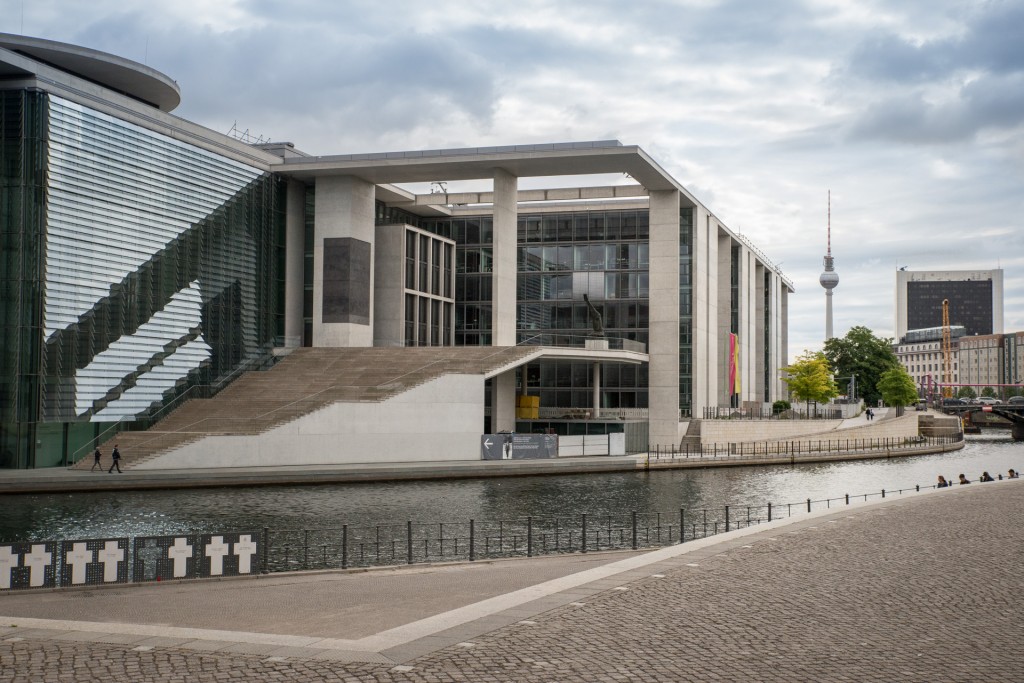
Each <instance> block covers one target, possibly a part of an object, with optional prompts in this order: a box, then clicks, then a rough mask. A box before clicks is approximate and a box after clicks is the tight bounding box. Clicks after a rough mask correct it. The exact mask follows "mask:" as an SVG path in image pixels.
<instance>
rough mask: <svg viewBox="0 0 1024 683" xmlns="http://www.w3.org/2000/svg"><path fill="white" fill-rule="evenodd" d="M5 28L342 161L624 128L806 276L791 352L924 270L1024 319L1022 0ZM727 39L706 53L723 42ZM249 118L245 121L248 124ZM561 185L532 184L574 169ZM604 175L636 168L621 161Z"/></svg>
mask: <svg viewBox="0 0 1024 683" xmlns="http://www.w3.org/2000/svg"><path fill="white" fill-rule="evenodd" d="M0 10H3V11H0V31H5V32H11V33H23V34H25V35H30V36H36V37H40V38H47V39H51V40H59V41H65V42H70V43H74V44H78V45H84V46H87V47H92V48H95V49H99V50H103V51H106V52H110V53H113V54H117V55H120V56H123V57H125V58H128V59H133V60H135V61H138V62H141V63H144V64H146V65H148V66H150V67H152V68H155V69H158V70H159V71H162V72H164V73H166V74H168V75H169V76H171V77H172V78H174V79H175V80H176V81H177V83H178V84H179V86H180V87H181V91H182V106H181V107H180V108H179V109H178V110H177V111H176V112H175V113H176V114H178V115H180V116H182V117H184V118H186V119H189V120H193V121H196V122H198V123H201V124H203V125H205V126H208V127H210V128H212V129H214V130H217V131H220V132H224V133H226V132H228V131H229V130H231V129H232V128H233V127H234V128H236V129H239V130H248V131H250V133H251V134H252V135H253V136H254V137H257V136H263V137H265V138H270V139H275V140H289V141H291V142H294V143H295V145H296V147H298V148H299V149H310V150H316V151H321V150H322V151H324V152H327V153H338V154H343V153H358V152H366V151H377V150H379V151H386V150H415V149H437V148H451V147H471V146H486V145H507V144H528V143H533V142H550V141H552V140H559V141H574V140H596V139H613V138H614V139H620V140H628V141H630V142H631V143H635V144H638V145H640V146H642V147H643V148H644V149H646V150H648V151H649V152H650V153H651V155H652V156H653V157H654V158H656V159H657V160H658V162H659V163H660V164H661V165H662V166H663V167H665V169H666V170H667V171H668V172H669V173H671V174H672V175H673V176H674V177H676V178H679V179H680V180H681V182H682V183H683V184H684V185H685V186H686V187H687V188H688V189H689V190H690V191H691V192H692V193H693V194H694V195H695V196H696V197H697V198H698V199H700V200H701V201H702V202H704V203H705V204H707V205H708V206H709V207H710V208H711V209H712V210H713V211H714V212H715V213H716V215H718V216H719V217H720V218H721V219H722V220H723V221H724V222H725V223H726V224H727V225H729V226H730V227H731V228H732V229H733V230H736V231H737V232H739V233H742V234H744V235H746V236H747V237H749V238H750V239H751V240H752V241H753V242H754V243H755V244H756V245H757V246H758V247H759V248H760V249H761V250H763V252H764V253H765V254H766V255H767V257H768V258H770V259H771V260H772V261H773V262H774V263H776V264H779V265H780V266H781V268H782V270H783V271H784V272H785V274H786V275H787V276H788V277H789V278H790V279H791V280H792V281H793V283H794V285H795V287H796V294H794V295H793V296H792V297H791V298H790V302H789V316H790V334H789V341H790V343H789V358H790V360H792V359H794V358H795V357H796V356H797V355H798V354H799V353H801V352H802V351H803V350H805V349H810V350H817V349H820V348H821V346H822V343H823V341H824V310H823V306H822V300H821V294H822V291H821V289H820V285H819V284H818V278H819V275H820V273H821V253H822V252H821V243H822V238H823V237H824V236H825V233H826V224H825V222H826V221H825V220H823V218H824V217H823V212H822V210H821V209H822V205H823V203H824V201H825V198H826V194H827V192H828V190H829V189H831V194H832V195H833V196H832V197H831V203H832V210H833V211H834V212H835V214H836V219H835V221H834V223H835V225H833V226H832V227H834V228H835V230H834V231H832V232H833V234H832V242H833V244H832V247H833V249H834V253H835V254H839V255H841V257H840V265H841V269H842V271H843V283H842V287H838V288H837V289H836V292H835V296H834V297H833V309H834V334H835V336H837V337H841V336H843V335H845V333H846V332H847V331H848V330H849V329H850V328H851V327H853V326H854V325H864V326H867V327H870V328H871V329H872V330H873V331H874V332H875V333H876V334H877V335H879V336H894V335H895V321H894V319H893V294H892V292H893V283H894V280H895V273H896V272H897V270H898V269H899V268H900V267H902V266H907V267H909V268H910V269H913V270H927V269H934V270H952V269H994V268H999V267H1002V268H1003V270H1004V272H1005V282H1004V286H1005V291H1004V303H1005V322H1004V327H1005V329H1007V330H1015V329H1024V230H1021V227H1022V226H1021V216H1024V193H1021V192H1020V187H1021V184H1022V181H1024V164H1021V160H1022V159H1024V135H1022V132H1024V50H1021V49H1020V37H1019V27H1020V26H1021V25H1024V3H1020V2H1010V1H995V2H986V3H976V2H970V1H968V0H936V1H935V2H929V3H892V2H884V1H882V0H874V1H872V0H865V1H859V2H853V1H852V0H851V1H848V2H843V1H839V2H824V1H823V0H812V1H811V2H805V3H749V4H743V5H739V4H729V3H707V2H704V1H703V0H681V1H680V2H678V3H674V4H671V5H669V4H665V3H653V2H638V3H635V4H634V5H631V6H629V7H628V8H626V7H623V6H622V5H621V4H620V3H611V2H608V1H602V0H595V2H593V3H588V4H587V5H586V6H581V5H578V4H577V3H571V2H559V1H556V0H552V1H545V2H540V1H539V0H525V1H524V2H523V3H519V4H517V5H515V6H508V7H500V6H487V7H482V6H481V7H475V6H466V5H464V4H463V3H454V2H449V1H445V0H442V1H440V2H435V3H430V4H428V5H424V4H421V3H411V2H404V1H401V0H396V1H395V2H392V3H386V4H381V5H372V4H363V3H356V2H354V1H343V2H326V1H319V2H318V1H316V0H311V1H310V2H306V3H304V4H303V5H302V9H301V11H296V10H295V9H294V8H293V7H290V6H287V5H283V4H273V3H258V2H251V1H245V0H225V2H221V3H216V4H209V3H205V2H196V1H195V0H180V1H175V2H170V1H169V0H154V1H153V2H147V3H145V4H144V5H143V4H140V3H132V2H128V3H124V2H120V1H118V2H115V1H114V0H96V2H92V3H87V4H83V3H78V2H71V1H70V0H37V1H35V2H32V3H17V2H14V0H0ZM709 35H711V36H715V37H716V45H717V47H718V48H719V49H715V50H708V49H707V36H709ZM239 117H245V119H244V120H240V118H239ZM574 182H575V179H573V178H546V179H540V180H538V181H537V185H545V186H548V187H552V186H559V185H571V184H573V183H574ZM608 182H609V184H611V183H618V182H628V179H626V178H621V177H617V178H616V177H612V178H609V179H608Z"/></svg>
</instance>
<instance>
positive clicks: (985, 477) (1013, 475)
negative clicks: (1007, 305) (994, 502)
mask: <svg viewBox="0 0 1024 683" xmlns="http://www.w3.org/2000/svg"><path fill="white" fill-rule="evenodd" d="M998 476H999V481H1002V480H1003V475H1001V474H1000V475H998ZM1019 477H1020V475H1018V474H1017V471H1016V470H1015V469H1013V468H1010V471H1009V472H1007V474H1006V478H1007V479H1018V478H1019ZM978 481H995V479H993V478H992V475H991V474H989V473H988V472H987V471H985V472H982V473H981V476H980V477H978ZM958 483H959V484H960V485H961V486H963V485H964V484H970V483H971V480H970V479H968V478H967V476H966V475H964V474H963V473H962V472H961V473H960V481H959V482H958ZM952 485H953V482H952V478H951V479H950V481H946V478H945V477H944V476H942V475H941V474H940V475H939V481H938V483H937V484H935V488H937V489H942V488H946V487H947V486H952Z"/></svg>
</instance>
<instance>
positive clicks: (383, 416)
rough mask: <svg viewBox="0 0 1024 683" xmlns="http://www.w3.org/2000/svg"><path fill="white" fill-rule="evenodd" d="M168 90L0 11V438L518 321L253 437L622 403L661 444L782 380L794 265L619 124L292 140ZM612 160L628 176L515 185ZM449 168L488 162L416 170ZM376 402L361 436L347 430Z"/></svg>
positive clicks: (446, 441)
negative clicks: (277, 368)
mask: <svg viewBox="0 0 1024 683" xmlns="http://www.w3.org/2000/svg"><path fill="white" fill-rule="evenodd" d="M179 99H180V93H179V89H178V86H177V84H176V83H175V82H174V81H172V80H171V79H170V78H168V77H167V76H165V75H163V74H160V73H159V72H156V71H154V70H152V69H149V68H147V67H145V66H142V65H139V64H136V63H133V62H130V61H128V60H124V59H121V58H118V57H116V56H113V55H109V54H105V53H100V52H96V51H93V50H89V49H85V48H80V47H76V46H71V45H66V44H61V43H55V42H52V41H45V40H39V39H31V38H25V37H21V36H13V35H5V34H0V240H2V241H0V248H2V261H0V326H2V330H0V333H2V335H3V339H4V344H3V350H2V353H0V466H3V467H40V466H49V465H57V464H62V463H64V462H66V461H67V460H68V459H73V457H74V454H76V453H80V452H81V451H82V449H83V448H85V449H88V448H90V447H91V444H93V443H94V442H95V441H96V440H97V439H98V438H101V435H102V434H104V433H106V430H107V428H108V427H109V426H110V425H111V424H112V423H118V422H120V423H121V424H122V426H125V425H130V424H138V423H140V421H142V422H146V423H149V422H152V421H154V420H156V419H159V418H160V417H161V416H162V415H164V414H167V413H168V412H170V411H172V410H173V409H175V408H176V407H177V406H178V405H181V403H182V402H183V400H184V399H185V398H189V397H190V396H193V395H195V396H199V395H202V396H208V395H211V394H214V393H216V392H217V391H219V390H220V389H222V388H224V387H227V386H229V385H231V384H232V383H233V382H234V381H235V380H236V378H238V377H241V376H242V375H244V374H245V373H247V372H248V371H253V372H256V371H259V370H261V369H263V368H265V367H269V366H271V365H273V364H274V363H275V361H276V360H277V359H279V358H281V357H282V356H284V355H286V354H287V353H288V351H289V350H291V349H299V351H302V349H303V348H305V347H311V348H314V349H321V350H324V349H336V350H337V351H338V353H339V354H341V353H345V352H346V351H348V350H355V349H367V348H374V349H378V350H380V353H381V354H385V355H383V356H377V357H376V358H378V360H377V361H375V362H377V363H381V364H383V365H387V361H386V360H384V361H380V360H379V359H380V358H387V357H388V356H387V355H386V354H395V355H393V356H390V357H392V358H396V359H397V358H399V357H401V354H405V355H406V356H409V355H411V354H412V352H413V351H414V350H416V349H419V347H437V352H436V353H438V354H441V353H445V354H454V355H450V356H445V357H446V358H448V359H451V358H454V359H456V360H457V359H458V357H459V356H458V354H459V353H460V349H467V351H466V352H465V353H467V354H468V353H469V350H468V347H493V348H495V350H496V351H497V350H498V349H504V348H509V347H516V346H520V347H523V346H528V347H531V349H532V351H531V352H530V353H529V354H520V355H518V356H516V358H517V360H514V361H510V362H508V363H507V364H506V365H504V366H502V367H500V368H497V369H494V370H487V371H486V372H485V373H484V374H481V375H479V376H478V377H476V378H470V379H467V378H466V377H463V378H462V379H461V380H458V381H455V380H450V381H447V380H443V379H436V380H431V382H434V384H432V385H431V388H429V389H428V390H427V391H428V392H430V395H432V396H433V397H434V400H432V401H430V402H429V405H425V404H424V405H421V404H418V405H415V406H412V407H410V406H409V405H405V406H404V407H402V408H401V411H405V412H397V411H399V409H398V408H396V405H395V404H394V403H389V400H390V399H388V400H383V399H382V400H380V401H378V402H377V403H376V404H374V406H373V407H372V410H373V411H374V413H373V415H374V417H373V418H372V419H364V418H360V419H359V420H356V419H355V418H353V417H352V415H355V412H349V413H344V412H339V413H332V416H333V417H331V418H330V419H329V420H326V419H324V418H323V416H321V417H320V418H319V419H318V418H316V416H313V417H312V418H310V417H306V418H302V419H312V420H313V422H312V423H310V424H313V423H315V424H316V429H317V430H318V439H319V440H317V439H312V438H309V439H308V440H305V439H307V432H308V431H309V430H304V428H302V427H301V426H300V427H298V428H296V427H294V426H292V427H289V429H290V430H291V431H289V432H288V433H287V435H285V434H284V433H282V434H280V435H278V436H275V435H274V434H273V433H271V434H265V435H263V436H262V437H261V439H262V440H264V441H266V442H267V443H273V444H278V445H279V443H280V442H279V441H275V439H285V438H287V439H288V442H289V443H290V444H291V450H292V451H294V452H302V453H304V454H306V455H307V456H308V458H309V461H310V462H351V461H353V459H362V460H364V461H365V460H375V459H385V458H388V457H390V458H392V459H402V456H401V454H398V455H395V454H394V453H392V452H391V451H392V450H393V448H392V446H394V445H395V443H397V442H393V441H389V439H392V438H393V432H395V431H400V430H401V428H402V427H399V426H398V425H397V423H398V422H399V420H398V418H397V416H398V415H402V416H403V417H402V420H401V422H402V424H403V425H406V426H407V432H409V433H407V434H406V437H409V436H410V435H411V436H413V437H415V439H416V441H417V448H418V457H420V458H421V459H423V458H437V457H441V454H444V457H447V458H449V459H458V458H477V457H479V438H480V434H483V433H485V432H487V431H491V432H496V431H499V430H517V431H526V432H529V431H554V432H556V433H560V434H573V433H599V434H600V433H607V432H614V431H622V429H623V424H624V423H643V426H644V431H645V432H646V436H647V439H648V441H649V443H650V444H665V445H667V444H675V443H678V442H679V439H680V437H681V435H682V434H684V433H685V431H686V428H687V423H688V421H689V419H690V415H692V414H699V411H701V410H702V409H703V408H704V407H708V406H717V405H728V404H730V403H731V404H737V403H742V404H756V405H761V404H765V403H771V402H772V401H774V400H776V399H778V398H782V397H784V396H785V390H784V387H783V385H782V384H781V382H780V379H779V369H780V368H781V367H783V366H785V365H786V364H787V358H786V346H787V328H786V324H787V306H788V303H787V302H788V296H789V294H790V293H792V291H793V288H792V284H791V283H790V282H789V281H788V280H786V279H785V278H784V277H783V276H782V274H781V273H780V272H779V270H778V269H777V268H776V267H774V266H773V265H772V263H771V262H770V261H769V260H768V259H767V258H766V257H765V256H764V255H763V254H761V253H760V252H759V251H758V250H757V249H756V248H754V247H753V246H752V245H751V244H750V243H749V242H748V241H747V240H746V239H745V238H743V237H741V236H739V235H738V234H736V233H734V232H732V231H731V230H729V229H728V228H727V227H726V226H725V225H723V224H722V223H721V221H719V220H718V219H717V218H716V217H715V216H714V215H713V214H712V213H711V212H710V211H709V210H708V209H707V208H706V207H704V206H703V205H702V204H701V203H700V202H699V201H698V200H697V199H696V198H695V197H693V196H692V195H691V194H690V193H689V192H688V191H687V190H686V188H685V187H683V186H682V185H681V184H680V183H679V182H678V181H676V180H675V179H673V178H672V177H671V176H669V175H668V174H667V173H666V172H665V171H664V170H663V169H662V168H661V167H660V166H659V165H658V164H657V163H656V162H655V161H654V160H653V159H652V158H651V157H650V156H648V155H647V153H646V152H644V151H643V150H642V149H640V148H639V147H636V146H630V145H623V144H621V143H619V142H618V141H599V142H583V143H565V144H547V145H527V146H509V147H490V148H472V149H449V150H432V151H415V152H398V153H375V154H353V155H337V156H327V155H323V156H312V155H309V154H306V153H303V152H300V151H298V150H296V149H294V147H293V146H291V145H290V144H288V143H281V144H263V145H251V144H246V143H244V142H242V141H240V140H237V139H234V138H232V137H229V136H225V135H221V134H219V133H216V132H214V131H211V130H208V129H206V128H203V127H201V126H199V125H197V124H195V123H191V122H189V121H186V120H183V119H181V118H178V117H175V116H173V115H172V114H171V113H170V112H171V111H172V110H173V109H174V108H175V107H176V106H177V104H178V102H179ZM607 174H617V177H620V178H621V177H622V174H626V175H628V177H629V178H630V179H631V181H632V182H631V183H630V184H625V185H611V186H609V185H602V184H600V183H598V184H595V185H593V186H586V187H577V188H558V189H520V181H521V179H530V178H550V177H554V176H588V175H593V176H596V177H599V178H600V177H608V175H607ZM466 180H472V181H480V180H485V181H486V182H487V184H488V185H489V189H487V190H486V191H482V192H472V193H468V192H467V193H448V192H434V193H429V194H425V193H419V192H417V191H416V189H415V188H417V187H419V184H424V183H430V182H437V181H445V182H454V181H466ZM536 183H537V181H534V183H533V184H536ZM438 187H440V186H438ZM585 297H586V298H585ZM595 313H596V314H598V315H599V316H600V320H597V319H595V315H594V314H595ZM410 347H416V349H411V348H410ZM385 350H386V351H385ZM417 352H419V351H417ZM296 353H297V354H298V353H299V352H296ZM299 355H301V354H299ZM468 357H469V356H468V355H467V358H468ZM467 362H468V361H467ZM282 365H284V364H282ZM730 378H732V379H730ZM740 379H741V380H742V381H739V380H740ZM446 381H447V384H445V382H446ZM517 394H520V395H524V394H529V395H531V396H536V397H539V411H538V412H537V414H536V415H529V416H523V415H520V416H519V418H518V419H517V413H516V403H517V399H516V395H517ZM360 410H369V408H366V407H365V406H362V407H361V408H360ZM581 410H585V411H587V412H586V414H581V413H580V412H578V411H581ZM389 411H391V412H389ZM456 411H459V412H460V417H458V418H455V417H453V415H454V413H455V412H456ZM467 415H468V417H466V416H467ZM345 416H348V417H345ZM410 416H412V418H413V419H411V420H410V419H409V417H410ZM357 422H358V423H357ZM371 423H372V424H377V423H379V424H380V425H382V426H380V427H379V428H376V429H377V431H376V432H374V433H373V437H374V441H372V442H371V443H374V444H377V446H378V447H377V448H376V449H374V450H375V452H367V450H366V447H365V444H364V442H360V443H363V444H364V445H363V446H362V447H361V448H360V449H359V450H358V452H356V450H352V451H346V450H345V444H346V442H348V441H349V439H347V438H346V435H353V434H356V433H360V434H361V433H365V432H367V430H371V431H372V429H374V427H370V426H368V425H369V424H371ZM410 423H414V424H412V426H408V425H409V424H410ZM416 425H421V426H418V427H417V426H416ZM324 430H327V431H328V432H330V433H329V434H326V436H327V437H330V438H329V441H330V443H331V448H330V449H329V450H328V449H327V448H326V447H323V446H321V445H318V444H322V443H324V439H323V437H324V436H325V433H324ZM416 430H419V431H416ZM351 441H352V442H353V443H355V442H356V441H358V439H356V438H355V437H352V439H351ZM201 446H202V445H201V444H199V445H198V446H195V445H193V446H192V447H193V448H201ZM275 447H276V446H275ZM353 448H354V447H353ZM243 451H245V449H241V450H240V451H239V452H243ZM248 452H253V451H252V450H250V451H248ZM210 457H211V458H213V456H212V455H211V456H210ZM213 460H216V458H213Z"/></svg>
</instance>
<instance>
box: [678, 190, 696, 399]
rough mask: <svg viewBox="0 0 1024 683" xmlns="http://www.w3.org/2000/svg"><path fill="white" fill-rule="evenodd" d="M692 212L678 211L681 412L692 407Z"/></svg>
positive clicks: (686, 209) (688, 210)
mask: <svg viewBox="0 0 1024 683" xmlns="http://www.w3.org/2000/svg"><path fill="white" fill-rule="evenodd" d="M692 302H693V209H691V208H683V209H680V210H679V409H680V410H681V411H684V412H689V410H690V408H691V406H692V405H693V305H692Z"/></svg>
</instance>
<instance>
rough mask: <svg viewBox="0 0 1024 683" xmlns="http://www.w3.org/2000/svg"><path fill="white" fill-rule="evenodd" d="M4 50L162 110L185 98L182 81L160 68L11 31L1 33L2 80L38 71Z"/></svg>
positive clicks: (0, 77) (166, 110) (0, 65)
mask: <svg viewBox="0 0 1024 683" xmlns="http://www.w3.org/2000/svg"><path fill="white" fill-rule="evenodd" d="M4 51H10V52H14V53H16V54H19V55H22V56H24V57H27V58H29V59H30V60H33V61H35V62H40V63H42V64H45V65H47V66H50V67H53V68H55V69H58V70H60V71H64V72H66V73H69V74H71V75H74V76H78V77H79V78H83V79H85V80H88V81H91V82H93V83H96V84H97V85H100V86H103V87H104V88H108V89H110V90H113V91H115V92H119V93H121V94H123V95H126V96H128V97H131V98H133V99H135V100H139V101H141V102H145V103H146V104H149V105H152V106H154V107H156V108H157V109H160V110H161V111H165V112H169V111H173V110H174V108H175V107H177V106H178V104H179V103H180V102H181V90H180V89H179V88H178V84H177V83H175V82H174V80H173V79H171V78H170V77H169V76H166V75H165V74H162V73H160V72H159V71H157V70H156V69H151V68H150V67H148V66H145V65H143V64H139V63H138V62H133V61H131V60H130V59H124V58H122V57H118V56H116V55H111V54H108V53H106V52H100V51H99V50H92V49H90V48H87V47H80V46H78V45H69V44H67V43H60V42H57V41H53V40H44V39H42V38H30V37H28V36H19V35H15V34H11V33H0V80H2V79H4V78H23V77H27V76H33V75H35V72H34V71H33V70H32V68H31V65H30V64H26V63H24V62H21V63H18V62H16V61H12V60H9V59H4ZM19 61H20V60H19Z"/></svg>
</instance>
